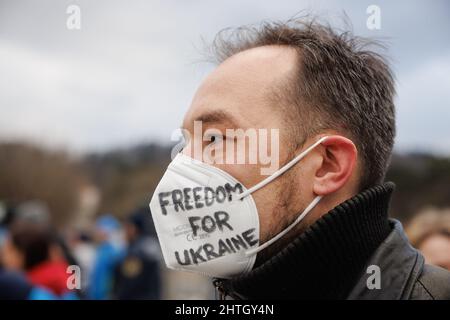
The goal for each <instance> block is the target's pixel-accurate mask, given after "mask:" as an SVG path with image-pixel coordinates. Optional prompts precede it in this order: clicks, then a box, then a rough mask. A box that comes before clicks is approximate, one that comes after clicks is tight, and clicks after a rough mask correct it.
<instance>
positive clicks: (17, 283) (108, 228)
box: [0, 201, 161, 300]
mask: <svg viewBox="0 0 450 320" xmlns="http://www.w3.org/2000/svg"><path fill="white" fill-rule="evenodd" d="M0 213H1V217H2V220H1V227H0V233H1V235H0V245H1V255H0V261H1V269H0V299H32V300H33V299H51V300H57V299H62V300H73V299H95V300H104V299H159V298H161V275H160V262H161V254H160V250H159V247H158V246H159V245H158V240H157V239H156V236H155V231H154V228H153V226H152V224H151V218H150V215H149V212H148V208H145V207H144V208H138V209H136V210H135V211H134V212H132V213H131V214H130V215H129V216H127V218H126V219H125V220H124V221H123V222H122V223H121V222H119V220H118V219H116V218H115V217H113V216H112V215H109V214H105V215H101V216H99V217H98V218H97V219H96V220H95V223H94V224H93V226H92V228H90V229H85V230H77V229H76V228H74V229H71V228H68V229H66V232H64V233H62V232H58V231H57V230H56V229H55V228H54V226H53V225H52V223H51V220H50V215H49V212H48V209H47V207H46V205H45V204H44V203H42V202H39V201H28V202H24V203H22V204H20V205H18V206H17V207H7V206H5V205H4V204H2V205H1V207H0ZM69 266H72V267H73V266H76V267H77V268H79V269H78V271H74V269H73V268H69ZM77 277H78V278H77Z"/></svg>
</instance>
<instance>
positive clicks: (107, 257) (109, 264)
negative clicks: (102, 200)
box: [88, 215, 123, 300]
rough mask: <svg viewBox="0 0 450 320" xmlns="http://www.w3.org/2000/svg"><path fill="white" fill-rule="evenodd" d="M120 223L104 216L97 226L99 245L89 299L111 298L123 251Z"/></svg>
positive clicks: (91, 276) (96, 236)
mask: <svg viewBox="0 0 450 320" xmlns="http://www.w3.org/2000/svg"><path fill="white" fill-rule="evenodd" d="M120 231H121V227H120V223H119V221H117V219H116V218H114V217H113V216H111V215H103V216H101V217H100V218H98V219H97V222H96V224H95V238H96V241H97V243H98V245H97V248H96V251H95V258H94V265H93V267H92V273H91V275H90V281H89V283H90V286H89V289H88V298H90V299H95V300H104V299H109V298H111V294H112V287H113V279H114V269H115V267H116V265H117V263H118V262H119V260H120V258H121V257H122V253H123V249H122V246H121V244H120V241H118V239H119V235H120Z"/></svg>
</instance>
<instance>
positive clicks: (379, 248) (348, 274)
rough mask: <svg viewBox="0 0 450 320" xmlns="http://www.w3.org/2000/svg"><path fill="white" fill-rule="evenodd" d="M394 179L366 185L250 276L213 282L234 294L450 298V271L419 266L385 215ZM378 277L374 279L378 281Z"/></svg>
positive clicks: (395, 225) (418, 259)
mask: <svg viewBox="0 0 450 320" xmlns="http://www.w3.org/2000/svg"><path fill="white" fill-rule="evenodd" d="M393 190H394V184H393V183H385V184H383V185H380V186H375V187H373V188H370V189H367V190H365V191H363V192H361V193H360V194H358V195H356V196H355V197H353V198H351V199H349V200H347V201H345V202H343V203H342V204H340V205H339V206H337V207H336V208H334V209H333V210H331V211H330V212H328V213H327V214H325V215H324V216H322V217H321V218H320V219H318V220H317V221H316V222H315V223H314V224H312V225H311V226H310V227H309V228H308V229H307V230H306V231H305V232H303V233H302V234H301V235H300V236H299V237H298V238H297V239H295V240H294V241H293V242H292V243H290V244H289V245H288V246H287V247H285V248H284V249H283V250H281V251H280V252H278V253H277V254H276V255H275V256H273V257H272V258H270V259H269V260H268V261H266V262H265V263H263V264H262V265H260V266H258V267H256V268H254V269H253V270H252V271H251V272H250V273H248V274H245V275H241V276H239V277H237V278H233V279H230V280H221V279H216V280H215V281H214V283H215V285H216V288H217V290H218V292H220V296H222V297H225V298H226V297H231V298H234V299H267V298H273V299H450V272H448V271H447V270H444V269H442V268H439V267H435V266H431V265H426V264H424V258H423V256H422V255H421V254H420V253H419V252H418V251H417V250H416V249H414V248H413V247H412V246H411V245H410V244H409V242H408V239H407V238H406V235H405V233H404V231H403V228H402V226H401V223H400V222H398V221H396V220H393V219H388V216H387V212H388V209H389V201H390V197H391V194H392V192H393ZM377 280H379V281H377Z"/></svg>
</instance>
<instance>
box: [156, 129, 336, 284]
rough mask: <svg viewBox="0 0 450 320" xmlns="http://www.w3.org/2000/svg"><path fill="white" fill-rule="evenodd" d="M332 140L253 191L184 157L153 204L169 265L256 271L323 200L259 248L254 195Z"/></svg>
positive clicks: (229, 273) (224, 273)
mask: <svg viewBox="0 0 450 320" xmlns="http://www.w3.org/2000/svg"><path fill="white" fill-rule="evenodd" d="M326 138H327V137H323V138H321V139H320V140H318V141H317V142H316V143H314V144H313V145H311V146H310V147H309V148H307V149H306V150H305V151H303V152H302V153H301V154H299V155H298V156H297V157H295V158H294V159H292V160H291V161H290V162H289V163H287V164H286V165H285V166H283V167H282V168H280V169H279V170H278V171H276V172H275V173H273V174H272V175H271V176H269V177H267V178H266V179H264V180H263V181H261V182H260V183H258V184H257V185H255V186H253V187H251V188H250V189H246V188H245V187H244V186H243V184H241V183H240V182H239V181H238V180H236V179H235V178H234V177H232V176H231V175H230V174H228V173H226V172H225V171H223V170H221V169H218V168H216V167H213V166H211V165H208V164H205V163H203V162H201V161H198V160H195V159H192V158H190V157H188V156H186V155H184V154H181V153H180V154H178V155H177V156H176V157H175V158H174V159H173V161H172V162H171V163H170V165H169V167H168V168H167V171H166V173H165V174H164V176H163V177H162V179H161V181H160V182H159V184H158V186H157V187H156V190H155V192H154V194H153V197H152V200H151V201H150V210H151V213H152V216H153V221H154V223H155V228H156V232H157V234H158V238H159V242H160V244H161V248H162V252H163V256H164V260H165V262H166V265H167V267H169V268H171V269H175V270H183V271H193V272H198V273H202V274H205V275H208V276H211V277H218V278H231V277H233V276H236V275H239V274H242V273H246V272H249V271H250V270H252V268H253V265H254V264H255V259H256V254H257V253H258V252H259V251H261V250H262V249H264V248H266V247H268V246H269V245H271V244H272V243H274V242H275V241H277V240H278V239H279V238H281V237H282V236H283V235H285V234H286V233H287V232H289V231H290V230H291V229H292V228H293V227H294V226H295V225H297V224H298V223H299V222H300V221H301V220H302V219H303V218H304V217H305V216H306V215H307V214H308V213H309V212H310V211H311V210H312V209H313V208H314V207H315V206H316V205H317V203H319V201H320V199H321V196H317V197H316V198H315V199H314V200H313V201H312V202H311V203H310V204H309V205H308V207H306V209H305V210H304V211H303V212H302V213H301V214H300V215H299V216H298V217H297V219H296V220H295V221H294V222H293V223H292V224H291V225H289V226H288V227H287V228H286V229H284V230H283V231H281V232H280V233H279V234H278V235H276V236H275V237H274V238H272V239H270V240H269V241H267V242H265V243H264V244H262V245H259V216H258V210H257V208H256V204H255V201H254V200H253V197H252V195H251V193H253V192H254V191H256V190H258V189H260V188H262V187H264V186H265V185H266V184H268V183H270V182H271V181H273V180H274V179H276V178H277V177H279V176H280V175H282V174H283V173H284V172H286V171H287V170H289V169H290V168H291V167H292V166H293V165H295V164H296V163H297V162H298V161H300V160H301V159H302V158H303V157H305V156H306V155H307V154H308V153H309V152H310V151H311V150H312V149H314V148H315V147H316V146H318V145H319V144H321V143H322V142H323V141H325V139H326Z"/></svg>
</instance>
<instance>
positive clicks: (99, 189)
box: [0, 143, 450, 300]
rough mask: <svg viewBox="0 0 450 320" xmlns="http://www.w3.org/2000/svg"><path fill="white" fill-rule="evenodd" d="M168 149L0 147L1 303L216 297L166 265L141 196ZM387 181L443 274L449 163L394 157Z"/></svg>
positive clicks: (447, 254)
mask: <svg viewBox="0 0 450 320" xmlns="http://www.w3.org/2000/svg"><path fill="white" fill-rule="evenodd" d="M170 151H171V147H170V146H165V147H164V146H161V145H154V144H148V145H145V144H144V145H139V146H136V147H132V148H129V149H126V150H123V149H118V150H113V151H109V152H103V153H96V154H90V155H86V156H83V157H75V156H73V155H69V154H66V153H64V152H62V151H58V150H56V151H55V150H48V149H46V148H43V147H39V146H36V145H29V144H21V143H3V144H0V177H1V178H0V299H57V300H65V299H70V300H71V299H100V300H103V299H210V298H214V289H213V286H212V285H211V281H210V279H208V278H206V277H202V276H200V275H196V274H191V273H184V272H175V271H170V270H168V269H167V268H166V267H165V265H164V262H163V258H162V255H161V251H160V248H159V242H158V239H157V237H156V233H155V229H154V225H153V221H152V218H151V214H150V209H149V207H148V202H149V200H150V198H151V196H152V192H153V190H154V188H155V187H156V184H157V182H158V181H159V179H160V177H161V175H162V174H163V172H164V169H165V167H166V166H167V164H168V162H169V161H170ZM387 180H391V181H394V182H395V183H396V184H397V190H396V192H395V193H394V199H393V202H392V208H391V210H390V215H391V216H392V217H394V218H397V219H399V220H401V221H402V222H403V223H404V226H405V228H406V231H407V233H408V236H409V238H410V240H411V243H412V244H413V245H414V246H415V247H417V248H418V249H419V250H421V251H422V253H423V254H424V256H425V259H426V261H427V262H428V263H431V264H435V265H439V266H441V267H444V268H447V269H449V270H450V194H449V192H450V188H448V186H449V185H450V159H448V158H439V157H435V156H431V155H423V154H422V155H417V154H416V155H395V156H394V158H393V161H392V165H391V168H390V170H389V174H388V177H387ZM71 266H76V267H79V271H80V272H77V271H76V269H73V268H71ZM74 270H75V271H74ZM77 277H78V278H77Z"/></svg>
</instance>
